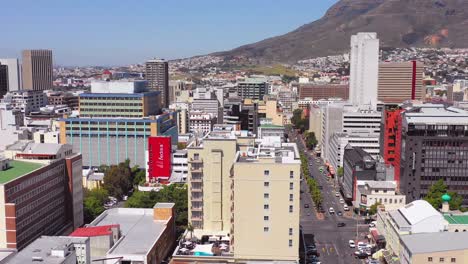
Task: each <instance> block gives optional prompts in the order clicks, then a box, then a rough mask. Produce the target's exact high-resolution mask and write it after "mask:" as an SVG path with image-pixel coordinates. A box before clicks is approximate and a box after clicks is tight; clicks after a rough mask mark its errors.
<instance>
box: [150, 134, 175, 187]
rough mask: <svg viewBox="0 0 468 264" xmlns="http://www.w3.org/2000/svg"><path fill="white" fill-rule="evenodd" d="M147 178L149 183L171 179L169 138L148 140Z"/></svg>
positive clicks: (151, 138)
mask: <svg viewBox="0 0 468 264" xmlns="http://www.w3.org/2000/svg"><path fill="white" fill-rule="evenodd" d="M148 177H149V180H150V182H154V181H158V180H159V181H160V180H167V179H169V177H171V137H149V138H148Z"/></svg>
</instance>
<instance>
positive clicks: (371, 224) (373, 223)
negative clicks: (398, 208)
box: [369, 221, 377, 227]
mask: <svg viewBox="0 0 468 264" xmlns="http://www.w3.org/2000/svg"><path fill="white" fill-rule="evenodd" d="M376 225H377V221H372V222H371V223H370V224H369V227H375V226H376Z"/></svg>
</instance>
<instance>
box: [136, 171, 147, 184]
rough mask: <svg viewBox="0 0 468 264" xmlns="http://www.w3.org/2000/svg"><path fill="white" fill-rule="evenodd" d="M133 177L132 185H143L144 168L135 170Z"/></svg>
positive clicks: (144, 177) (144, 179)
mask: <svg viewBox="0 0 468 264" xmlns="http://www.w3.org/2000/svg"><path fill="white" fill-rule="evenodd" d="M134 175H135V176H134V177H133V186H138V185H143V184H144V183H145V182H146V172H145V170H139V171H137V172H136V173H135V174H134Z"/></svg>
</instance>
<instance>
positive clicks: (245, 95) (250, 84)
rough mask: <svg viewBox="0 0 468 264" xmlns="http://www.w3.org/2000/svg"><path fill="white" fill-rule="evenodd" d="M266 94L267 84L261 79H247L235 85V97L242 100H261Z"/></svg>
mask: <svg viewBox="0 0 468 264" xmlns="http://www.w3.org/2000/svg"><path fill="white" fill-rule="evenodd" d="M267 92H268V83H267V82H266V80H263V79H256V78H247V79H246V80H245V81H242V82H238V83H237V96H239V97H240V98H242V99H255V100H263V96H264V95H266V94H267Z"/></svg>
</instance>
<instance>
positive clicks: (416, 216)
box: [398, 200, 442, 225]
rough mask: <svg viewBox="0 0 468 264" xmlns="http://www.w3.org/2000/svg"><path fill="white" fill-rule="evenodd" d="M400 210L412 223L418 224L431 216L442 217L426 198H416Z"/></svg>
mask: <svg viewBox="0 0 468 264" xmlns="http://www.w3.org/2000/svg"><path fill="white" fill-rule="evenodd" d="M398 211H399V212H400V213H401V214H402V215H403V217H404V218H405V219H406V220H407V221H408V222H409V223H410V224H411V225H414V224H417V223H419V222H421V221H423V220H425V219H427V218H429V217H433V216H439V217H442V216H441V214H440V213H439V212H438V211H437V210H436V209H434V207H432V205H431V204H429V203H428V202H426V201H424V200H416V201H414V202H412V203H409V204H407V205H405V206H404V207H402V208H400V209H398Z"/></svg>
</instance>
